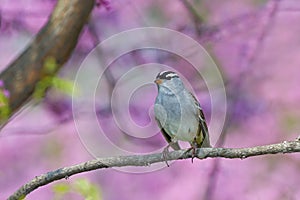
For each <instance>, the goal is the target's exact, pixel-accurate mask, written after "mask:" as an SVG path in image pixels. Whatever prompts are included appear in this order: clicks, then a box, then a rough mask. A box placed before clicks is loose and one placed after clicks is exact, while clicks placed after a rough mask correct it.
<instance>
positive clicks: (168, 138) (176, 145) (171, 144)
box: [155, 118, 180, 150]
mask: <svg viewBox="0 0 300 200" xmlns="http://www.w3.org/2000/svg"><path fill="white" fill-rule="evenodd" d="M155 119H156V121H157V124H158V127H159V128H160V131H161V133H162V134H163V136H164V138H165V139H166V140H167V142H168V143H169V145H170V146H171V147H172V148H173V149H174V150H180V146H179V144H178V142H177V141H176V142H174V141H172V138H171V136H170V135H169V134H168V133H167V132H166V131H165V129H164V128H163V127H162V126H161V124H160V122H159V120H158V119H157V118H155Z"/></svg>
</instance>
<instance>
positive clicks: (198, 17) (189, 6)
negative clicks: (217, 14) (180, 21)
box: [181, 0, 204, 35]
mask: <svg viewBox="0 0 300 200" xmlns="http://www.w3.org/2000/svg"><path fill="white" fill-rule="evenodd" d="M181 2H182V4H183V5H184V6H185V8H186V9H187V10H188V11H189V14H190V15H191V18H192V19H193V21H194V24H195V29H196V32H197V33H198V35H202V28H201V26H202V25H203V23H204V19H203V17H202V16H201V15H200V14H199V12H198V11H197V9H196V8H195V7H194V6H193V5H192V4H191V3H190V2H189V1H188V0H181Z"/></svg>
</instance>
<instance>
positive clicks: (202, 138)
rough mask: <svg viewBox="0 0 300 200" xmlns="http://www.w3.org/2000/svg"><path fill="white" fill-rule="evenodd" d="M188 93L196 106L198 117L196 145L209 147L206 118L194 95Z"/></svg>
mask: <svg viewBox="0 0 300 200" xmlns="http://www.w3.org/2000/svg"><path fill="white" fill-rule="evenodd" d="M190 95H191V96H192V97H193V99H194V102H195V104H196V106H197V108H198V118H199V126H198V131H197V136H196V142H197V146H198V147H211V146H210V141H209V133H208V128H207V125H206V120H205V117H204V114H203V111H202V108H201V106H200V104H199V102H198V100H197V99H196V97H195V96H194V95H193V94H192V93H190Z"/></svg>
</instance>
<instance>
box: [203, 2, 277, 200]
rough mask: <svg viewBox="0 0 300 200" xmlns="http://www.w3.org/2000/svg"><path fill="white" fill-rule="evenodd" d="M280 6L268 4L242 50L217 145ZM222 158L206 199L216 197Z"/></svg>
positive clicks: (220, 144) (213, 175)
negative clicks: (254, 33) (239, 70)
mask: <svg viewBox="0 0 300 200" xmlns="http://www.w3.org/2000/svg"><path fill="white" fill-rule="evenodd" d="M278 8H279V1H278V0H272V1H270V2H269V3H268V4H266V7H265V8H264V10H263V13H262V14H263V16H262V21H263V23H262V24H260V26H261V27H262V29H261V31H260V33H258V34H257V35H256V37H255V38H253V39H252V40H249V41H247V42H246V44H245V46H244V51H243V50H242V52H243V54H242V55H241V59H240V62H239V64H238V66H240V67H241V69H242V71H241V73H240V75H239V79H238V80H237V81H236V82H233V83H231V84H232V87H231V88H230V89H231V90H230V91H229V94H231V95H228V96H229V97H230V98H229V99H228V111H229V112H228V113H227V117H226V118H227V119H226V121H225V124H224V127H223V132H222V134H221V136H220V138H219V140H218V141H217V144H216V146H217V147H218V146H223V144H224V143H225V140H226V136H227V133H228V128H229V126H230V124H232V121H233V118H234V115H235V108H234V107H235V105H237V103H238V101H239V100H240V96H241V95H240V94H241V93H242V92H243V91H242V86H243V83H242V81H243V80H244V78H245V76H247V75H249V73H250V72H249V70H251V65H252V63H253V62H254V61H255V59H256V58H257V55H259V53H260V50H261V48H262V45H263V44H264V40H265V37H266V36H267V33H268V32H269V31H270V29H271V27H272V25H273V23H274V17H275V15H276V13H277V11H278ZM220 164H221V163H220V160H215V163H214V165H213V167H212V169H211V171H210V172H209V177H210V179H209V182H208V184H207V188H206V192H205V194H204V198H203V199H206V200H210V199H214V198H213V193H214V190H215V188H216V184H217V179H218V175H219V168H220Z"/></svg>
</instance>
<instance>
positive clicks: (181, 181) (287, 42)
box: [0, 0, 300, 200]
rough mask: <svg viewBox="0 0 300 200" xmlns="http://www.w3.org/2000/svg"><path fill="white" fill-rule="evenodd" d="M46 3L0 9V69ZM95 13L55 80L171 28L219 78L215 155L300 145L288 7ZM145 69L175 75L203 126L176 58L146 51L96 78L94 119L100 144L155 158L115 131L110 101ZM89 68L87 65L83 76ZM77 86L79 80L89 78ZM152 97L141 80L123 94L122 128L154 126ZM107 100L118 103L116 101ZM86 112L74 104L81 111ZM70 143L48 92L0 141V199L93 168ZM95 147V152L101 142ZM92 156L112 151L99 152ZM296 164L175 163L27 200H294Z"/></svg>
mask: <svg viewBox="0 0 300 200" xmlns="http://www.w3.org/2000/svg"><path fill="white" fill-rule="evenodd" d="M55 3H56V1H53V0H47V1H45V0H43V1H42V0H18V1H8V0H0V20H1V21H0V22H1V27H0V66H1V68H2V69H4V68H5V67H6V66H7V65H8V64H9V63H10V62H11V61H13V60H14V59H15V58H16V56H17V55H18V54H19V53H20V52H22V50H23V49H24V48H25V47H26V45H28V44H29V43H30V41H31V40H32V38H33V37H34V36H35V35H36V33H37V32H38V31H39V29H40V28H41V27H42V26H43V25H44V24H45V22H46V21H47V18H48V16H49V15H50V14H51V11H52V10H53V8H54V6H55ZM100 3H101V5H100V6H98V7H95V9H94V11H93V13H92V15H91V17H90V20H89V22H88V24H87V26H86V27H85V29H84V31H83V33H82V36H81V39H80V41H79V43H78V45H77V48H76V50H75V51H74V53H73V56H72V58H71V59H70V60H69V62H68V63H67V64H66V65H65V67H64V68H63V69H62V70H61V71H60V73H59V76H60V77H62V78H64V79H68V80H75V76H76V73H77V72H78V69H79V67H80V66H81V63H82V62H83V61H84V59H85V58H86V56H87V55H88V54H89V53H90V52H91V50H92V49H93V48H94V47H95V46H97V44H99V43H100V42H101V41H104V40H105V39H107V38H109V37H110V36H112V35H114V34H118V33H120V32H121V31H125V30H129V29H132V28H140V27H149V26H156V27H164V28H170V29H173V30H176V31H178V32H180V33H183V34H186V35H188V36H189V37H192V38H193V39H195V40H196V41H197V42H199V44H201V45H203V47H204V48H205V50H206V51H207V52H208V53H209V55H210V56H211V57H212V58H213V60H214V62H215V63H216V64H217V66H218V68H219V70H220V72H221V73H222V76H223V80H224V84H225V89H226V94H227V113H226V114H227V120H226V122H225V124H224V127H223V134H222V135H221V137H219V138H218V139H219V140H218V143H217V144H216V145H217V146H223V147H252V146H257V145H264V144H270V143H276V142H282V141H285V140H294V139H295V138H297V137H298V136H299V129H300V125H299V123H298V121H300V90H299V85H300V67H299V64H300V57H299V52H300V40H299V32H300V26H298V25H297V24H298V23H299V20H300V3H299V1H296V0H245V1H237V0H227V1H218V0H211V1H204V0H190V1H182V0H181V1H180V0H172V1H171V0H146V1H130V0H123V1H109V0H102V1H101V2H100ZM193 13H194V14H193ZM195 13H196V14H195ZM106 53H107V52H105V49H100V50H99V52H98V57H97V58H98V59H99V61H98V62H105V59H106V58H105V55H106ZM95 59H96V58H95ZM147 63H160V64H164V65H168V66H169V67H171V68H173V69H174V70H176V71H178V72H180V73H181V74H182V75H183V76H184V77H185V79H186V80H188V83H189V84H190V85H191V86H192V88H193V90H194V91H195V93H196V95H197V97H198V99H199V100H201V105H202V107H203V109H204V111H205V114H206V116H207V118H208V121H210V116H211V102H210V94H209V93H208V91H207V87H206V85H205V82H203V81H202V79H201V75H199V74H198V73H195V71H194V68H193V67H192V66H190V64H189V63H187V62H186V61H185V60H183V59H181V58H179V57H177V56H175V55H173V54H170V53H168V52H163V51H159V50H151V49H148V50H141V51H133V52H130V53H128V54H126V55H124V56H121V57H120V58H118V59H117V60H116V61H115V62H114V63H112V64H111V65H110V66H109V67H108V68H107V69H106V71H105V76H104V78H103V79H102V80H101V83H102V84H99V85H100V86H99V88H98V89H97V92H96V94H95V95H96V99H98V101H97V103H96V105H95V113H96V116H97V119H98V121H99V125H101V126H102V128H103V130H105V131H104V132H105V133H107V135H106V136H107V138H109V139H110V140H111V141H112V142H113V143H114V144H115V145H117V146H119V147H121V148H123V149H125V150H127V151H130V152H131V153H136V154H138V153H147V152H151V151H153V150H156V149H159V148H163V147H164V146H165V145H166V143H165V141H164V140H163V138H162V136H161V135H160V134H159V133H157V134H155V135H154V136H153V137H149V138H136V137H132V136H130V135H128V134H126V133H125V132H122V131H121V130H120V129H119V127H118V126H117V125H118V124H117V123H116V122H115V119H114V117H115V116H114V115H113V114H112V110H111V107H110V104H109V103H110V100H111V94H112V92H113V91H114V89H115V86H116V85H117V83H118V81H119V80H120V79H121V78H122V77H123V76H124V75H125V74H126V73H128V72H129V71H130V70H131V69H133V68H135V67H136V66H139V65H142V64H147ZM204 64H205V63H204ZM100 66H101V65H98V64H97V63H96V62H95V66H94V67H100ZM155 70H157V69H155ZM145 73H147V71H143V70H142V71H140V74H137V75H136V76H138V77H141V79H143V76H144V75H145ZM85 76H86V79H87V81H88V80H89V74H88V73H87V74H86V75H85ZM211 78H213V77H211ZM153 79H154V77H153ZM125 82H126V79H125ZM156 92H157V91H156V86H155V85H154V84H153V83H148V82H147V83H145V85H144V86H143V87H141V88H140V89H139V90H137V91H136V92H134V93H133V95H132V97H131V101H130V104H129V106H128V107H125V108H124V110H129V112H130V114H131V119H127V118H122V120H123V121H124V123H126V120H132V121H134V122H135V123H136V124H137V125H139V126H148V125H149V124H150V125H151V126H153V127H155V126H154V125H153V124H154V122H153V111H152V106H153V102H154V99H155V96H156ZM117 95H118V96H117V99H120V100H122V93H120V94H117ZM87 101H88V100H87ZM85 103H86V102H85V101H84V100H82V105H83V107H84V105H85ZM80 112H82V114H81V116H80V119H79V120H81V121H83V122H85V123H87V125H86V127H87V128H86V132H87V134H88V133H89V132H91V133H92V132H93V133H94V131H95V130H93V129H89V124H88V122H89V113H86V112H85V110H84V109H83V110H81V111H80ZM122 112H123V110H119V112H117V113H115V115H116V116H117V117H119V116H122ZM154 129H155V128H154ZM155 130H156V129H155ZM156 131H157V130H156ZM211 134H212V135H214V134H217V133H211ZM81 137H82V133H80V134H78V131H77V130H76V127H75V123H74V119H73V113H72V98H71V97H70V96H68V95H66V94H64V93H61V92H59V91H57V90H55V89H52V90H50V91H48V93H47V95H46V97H45V98H44V99H43V101H42V102H40V103H38V104H37V103H29V104H28V105H27V106H26V107H25V108H24V109H23V110H22V112H20V113H19V114H18V115H17V116H15V117H14V118H13V119H12V120H11V122H10V123H9V124H8V125H7V126H6V127H5V128H4V129H3V130H2V131H1V132H0V160H1V161H0V199H5V198H7V197H8V196H9V195H10V194H12V193H13V192H14V191H15V190H16V189H17V188H18V187H20V186H21V185H23V184H24V183H25V182H27V181H29V180H30V179H32V178H33V177H35V176H37V175H39V174H42V173H45V172H47V171H51V170H55V169H57V168H60V167H63V166H69V165H73V164H77V163H80V162H84V161H87V160H89V159H93V155H92V154H91V153H90V152H89V151H88V149H87V148H86V146H85V144H84V142H82V140H81ZM95 145H99V146H105V144H103V141H101V140H99V141H96V143H95ZM103 153H104V154H105V155H114V153H115V152H110V151H109V149H108V150H107V151H105V152H103ZM299 158H300V156H299V155H297V154H289V155H287V154H286V155H273V156H259V157H255V158H248V159H244V160H239V159H235V160H229V159H206V160H201V161H199V160H196V161H195V162H194V163H193V164H191V161H190V160H185V161H177V162H174V163H172V165H171V167H169V168H162V169H160V170H156V171H154V172H149V173H126V172H122V171H119V170H116V169H106V170H98V171H93V172H88V173H84V174H80V175H76V176H73V177H71V178H69V179H67V180H61V181H59V182H55V183H51V184H49V185H47V186H44V187H41V188H39V189H37V190H36V191H34V192H33V193H31V194H30V195H28V196H27V199H84V196H85V192H86V191H88V193H93V194H95V196H94V198H96V197H98V198H99V199H109V200H114V199H166V198H170V199H241V198H243V199H298V198H297V197H299V195H300V192H299V190H297V189H298V185H299V184H300V178H299V173H298V172H299V170H298V169H299V167H300V161H299Z"/></svg>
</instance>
